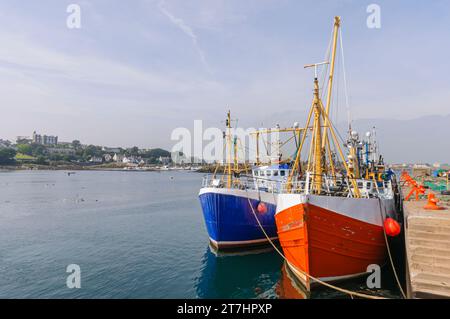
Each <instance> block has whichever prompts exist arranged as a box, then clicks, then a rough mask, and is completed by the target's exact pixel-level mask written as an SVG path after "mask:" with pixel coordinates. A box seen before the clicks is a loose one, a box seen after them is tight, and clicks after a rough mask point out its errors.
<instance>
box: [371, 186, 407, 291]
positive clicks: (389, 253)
mask: <svg viewBox="0 0 450 319" xmlns="http://www.w3.org/2000/svg"><path fill="white" fill-rule="evenodd" d="M375 183H376V181H375ZM377 187H378V185H377ZM378 200H379V203H380V215H381V220H382V224H383V235H384V241H385V242H386V247H387V252H388V255H389V261H390V262H391V267H392V271H393V272H394V277H395V281H396V282H397V285H398V289H400V292H401V293H402V296H403V299H406V298H407V297H406V294H405V292H404V291H403V288H402V285H401V284H400V279H399V278H398V276H397V271H396V270H395V266H394V261H393V260H392V255H391V249H390V248H389V242H388V239H387V236H386V228H385V227H384V222H383V221H384V218H383V212H382V211H381V198H378Z"/></svg>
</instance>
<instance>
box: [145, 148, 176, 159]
mask: <svg viewBox="0 0 450 319" xmlns="http://www.w3.org/2000/svg"><path fill="white" fill-rule="evenodd" d="M160 156H161V157H170V152H169V151H166V150H163V149H161V148H155V149H152V150H149V151H148V152H146V153H145V154H143V157H145V158H152V157H153V158H159V157H160Z"/></svg>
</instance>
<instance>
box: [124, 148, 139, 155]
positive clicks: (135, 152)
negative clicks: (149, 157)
mask: <svg viewBox="0 0 450 319" xmlns="http://www.w3.org/2000/svg"><path fill="white" fill-rule="evenodd" d="M126 154H127V155H131V156H138V155H139V148H138V147H137V146H133V147H132V148H130V149H128V150H127V152H126Z"/></svg>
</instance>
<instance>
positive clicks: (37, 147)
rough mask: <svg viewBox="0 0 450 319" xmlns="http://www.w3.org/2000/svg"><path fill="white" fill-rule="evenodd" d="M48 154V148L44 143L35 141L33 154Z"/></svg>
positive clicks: (32, 145)
mask: <svg viewBox="0 0 450 319" xmlns="http://www.w3.org/2000/svg"><path fill="white" fill-rule="evenodd" d="M45 154H47V148H46V147H45V146H44V145H41V144H36V143H33V144H31V155H32V156H35V157H38V156H44V155H45Z"/></svg>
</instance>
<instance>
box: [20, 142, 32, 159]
mask: <svg viewBox="0 0 450 319" xmlns="http://www.w3.org/2000/svg"><path fill="white" fill-rule="evenodd" d="M17 150H18V151H19V153H22V154H25V155H30V156H31V155H32V153H33V148H32V147H31V145H30V144H18V145H17Z"/></svg>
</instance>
